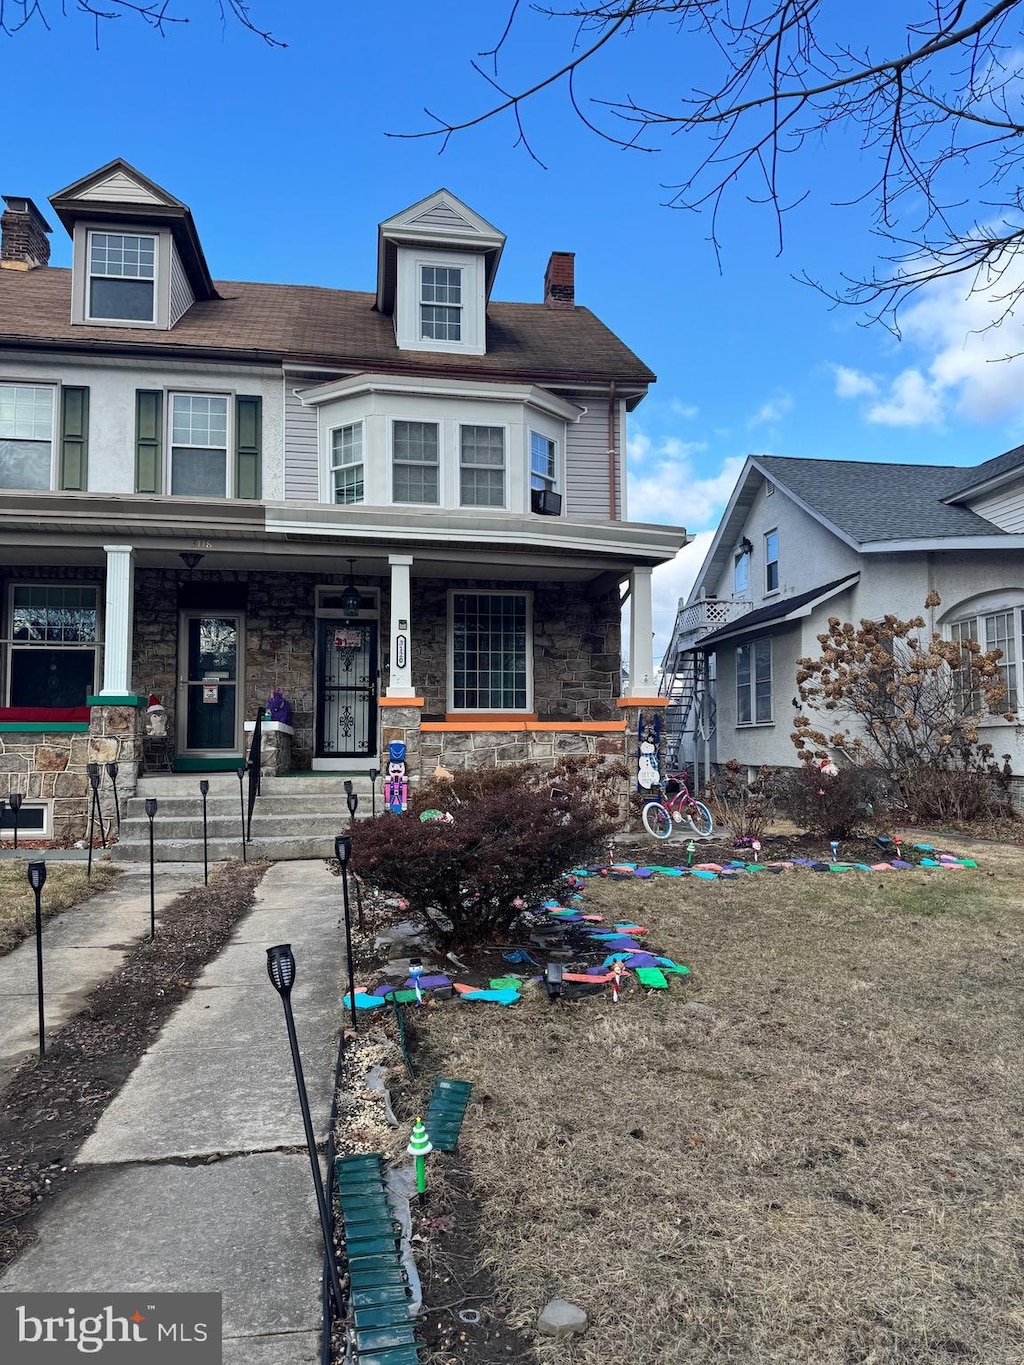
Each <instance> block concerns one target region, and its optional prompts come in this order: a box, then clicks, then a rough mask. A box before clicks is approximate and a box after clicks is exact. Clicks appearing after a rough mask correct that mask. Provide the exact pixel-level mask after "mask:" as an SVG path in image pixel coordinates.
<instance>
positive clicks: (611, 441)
mask: <svg viewBox="0 0 1024 1365" xmlns="http://www.w3.org/2000/svg"><path fill="white" fill-rule="evenodd" d="M617 456H618V449H617V444H616V439H615V380H614V379H613V380H612V382H611V388H610V389H609V390H608V519H609V520H610V521H614V520H615V511H616V506H615V504H616V497H615V465H616V459H617Z"/></svg>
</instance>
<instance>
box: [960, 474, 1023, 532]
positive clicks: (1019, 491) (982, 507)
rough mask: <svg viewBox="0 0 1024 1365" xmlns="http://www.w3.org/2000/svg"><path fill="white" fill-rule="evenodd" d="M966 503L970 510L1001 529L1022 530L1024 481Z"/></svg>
mask: <svg viewBox="0 0 1024 1365" xmlns="http://www.w3.org/2000/svg"><path fill="white" fill-rule="evenodd" d="M968 505H969V507H970V509H971V511H972V512H977V514H978V516H979V517H984V518H985V520H986V521H990V522H991V523H992V524H993V526H998V527H999V528H1000V530H1002V531H1011V532H1014V533H1017V532H1020V531H1024V482H1021V483H1016V484H1012V485H1011V486H1010V487H1009V488H1000V489H999V490H998V491H997V492H995V493H990V494H989V495H988V497H984V498H979V499H978V501H977V502H972V503H969V504H968Z"/></svg>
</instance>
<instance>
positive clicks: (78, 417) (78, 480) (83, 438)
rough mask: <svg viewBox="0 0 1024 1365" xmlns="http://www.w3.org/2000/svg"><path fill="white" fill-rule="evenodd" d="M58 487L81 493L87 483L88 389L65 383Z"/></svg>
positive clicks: (61, 405) (61, 401) (62, 394)
mask: <svg viewBox="0 0 1024 1365" xmlns="http://www.w3.org/2000/svg"><path fill="white" fill-rule="evenodd" d="M60 486H61V488H64V489H66V490H67V491H68V492H69V493H84V492H85V491H86V489H87V488H88V486H89V390H88V389H87V388H84V387H74V386H70V385H68V386H65V387H64V388H62V389H61V394H60Z"/></svg>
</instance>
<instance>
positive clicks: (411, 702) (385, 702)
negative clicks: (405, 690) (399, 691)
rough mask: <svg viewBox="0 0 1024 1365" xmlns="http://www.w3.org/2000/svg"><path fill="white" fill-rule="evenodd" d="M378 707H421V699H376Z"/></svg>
mask: <svg viewBox="0 0 1024 1365" xmlns="http://www.w3.org/2000/svg"><path fill="white" fill-rule="evenodd" d="M377 705H378V706H423V705H425V703H424V700H423V698H422V697H378V698H377Z"/></svg>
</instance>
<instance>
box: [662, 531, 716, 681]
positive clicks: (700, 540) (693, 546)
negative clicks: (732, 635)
mask: <svg viewBox="0 0 1024 1365" xmlns="http://www.w3.org/2000/svg"><path fill="white" fill-rule="evenodd" d="M714 538H715V533H714V531H713V530H710V531H698V532H697V534H696V535H695V536H694V538H693V540H692V541H691V542H690V544H689V545H687V546H686V547H685V549H682V550H680V551H679V553H678V554H677V555H676V557H675V559H672V560H670V561H669V562H668V563H667V564H661V565H659V566H658V568H656V569H655V570H654V573H653V575H652V577H651V586H652V593H653V608H652V615H653V625H654V662H655V663H656V664H657V663H660V662H661V659H662V656H663V655H664V653H665V650H666V649H667V648H668V642H669V640H670V639H671V636H672V627H673V626H674V625H675V620H676V609H677V608H678V606H679V599H680V598H681V597H686V596H687V594H688V593H689V591H690V589H691V588H692V587H693V584H694V580H695V579H696V577H697V571H698V570H699V568H700V566H701V565H702V564H703V563H704V556H705V555H706V554H707V552H708V548H709V546H710V545H711V542H712V540H714Z"/></svg>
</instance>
